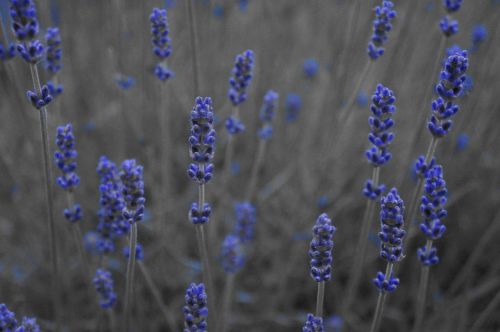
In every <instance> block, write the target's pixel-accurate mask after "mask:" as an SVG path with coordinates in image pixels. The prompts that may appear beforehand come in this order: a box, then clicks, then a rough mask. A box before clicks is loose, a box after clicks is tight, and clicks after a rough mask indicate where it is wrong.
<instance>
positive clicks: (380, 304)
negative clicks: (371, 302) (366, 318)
mask: <svg viewBox="0 0 500 332" xmlns="http://www.w3.org/2000/svg"><path fill="white" fill-rule="evenodd" d="M392 267H393V264H392V263H387V267H386V269H385V280H389V278H390V277H391V274H392ZM386 298H387V292H385V291H380V292H379V294H378V299H377V307H376V308H375V314H374V315H373V321H372V326H371V328H370V332H377V331H378V330H379V328H380V322H381V321H382V316H383V314H384V306H385V299H386Z"/></svg>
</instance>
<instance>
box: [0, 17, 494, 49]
mask: <svg viewBox="0 0 500 332" xmlns="http://www.w3.org/2000/svg"><path fill="white" fill-rule="evenodd" d="M487 37H488V29H487V28H486V26H484V25H482V24H476V25H475V26H474V27H473V28H472V33H471V39H472V47H471V50H472V51H477V49H478V48H479V45H481V44H482V43H483V42H484V41H485V40H486V38H487ZM0 57H1V55H0Z"/></svg>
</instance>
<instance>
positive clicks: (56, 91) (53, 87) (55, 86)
mask: <svg viewBox="0 0 500 332" xmlns="http://www.w3.org/2000/svg"><path fill="white" fill-rule="evenodd" d="M47 88H49V94H50V95H51V96H52V97H53V98H56V97H57V96H59V95H60V94H61V93H62V92H63V90H64V88H63V86H62V84H59V83H56V82H53V81H47Z"/></svg>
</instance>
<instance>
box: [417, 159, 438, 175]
mask: <svg viewBox="0 0 500 332" xmlns="http://www.w3.org/2000/svg"><path fill="white" fill-rule="evenodd" d="M435 164H436V158H434V157H433V158H432V159H431V161H430V162H429V165H427V164H426V163H425V156H420V157H418V159H417V160H416V161H415V173H416V174H417V175H418V176H419V177H425V174H426V173H427V171H428V170H430V169H431V168H432V167H434V165H435Z"/></svg>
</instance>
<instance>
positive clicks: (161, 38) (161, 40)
mask: <svg viewBox="0 0 500 332" xmlns="http://www.w3.org/2000/svg"><path fill="white" fill-rule="evenodd" d="M149 20H150V22H151V35H152V38H151V41H152V43H153V53H154V54H155V55H156V56H157V57H158V58H159V59H160V60H161V62H160V63H158V64H157V65H156V66H155V69H154V73H155V75H156V77H158V78H159V79H160V80H161V81H165V80H167V79H169V78H170V77H172V76H173V75H174V73H173V72H172V71H171V70H170V68H168V66H167V62H166V59H167V58H168V57H169V56H170V54H171V53H172V41H171V39H170V37H169V34H170V29H169V26H168V19H167V10H166V9H160V8H154V9H153V12H152V13H151V16H150V17H149Z"/></svg>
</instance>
